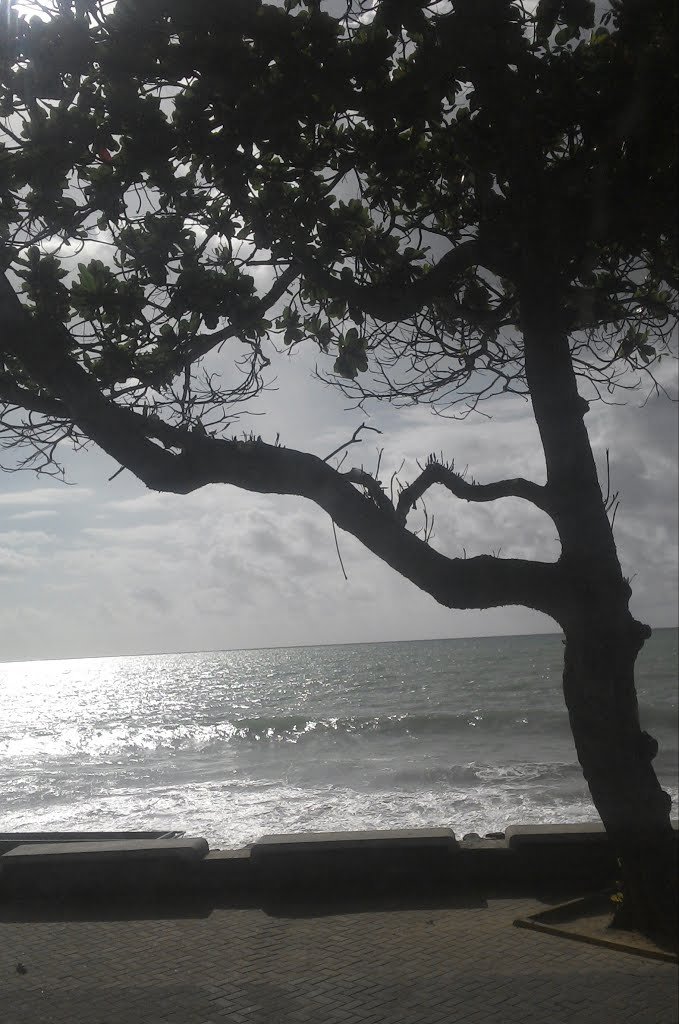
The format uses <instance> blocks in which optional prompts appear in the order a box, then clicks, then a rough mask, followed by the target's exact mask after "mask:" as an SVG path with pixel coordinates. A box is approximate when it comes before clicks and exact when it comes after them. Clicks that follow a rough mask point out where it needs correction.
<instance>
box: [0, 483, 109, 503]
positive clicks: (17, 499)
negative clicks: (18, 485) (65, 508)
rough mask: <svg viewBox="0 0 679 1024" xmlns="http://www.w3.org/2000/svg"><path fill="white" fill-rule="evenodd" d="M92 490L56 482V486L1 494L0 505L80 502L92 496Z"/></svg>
mask: <svg viewBox="0 0 679 1024" xmlns="http://www.w3.org/2000/svg"><path fill="white" fill-rule="evenodd" d="M91 495H92V491H91V490H88V489H87V488H84V487H79V488H77V489H74V488H71V487H66V486H64V485H59V484H55V486H54V487H35V488H33V489H32V490H31V489H29V490H25V491H7V492H6V493H5V494H0V507H3V506H4V507H6V508H8V507H14V506H17V505H53V504H59V505H61V504H66V503H68V502H75V501H77V502H80V501H82V499H83V498H88V497H91Z"/></svg>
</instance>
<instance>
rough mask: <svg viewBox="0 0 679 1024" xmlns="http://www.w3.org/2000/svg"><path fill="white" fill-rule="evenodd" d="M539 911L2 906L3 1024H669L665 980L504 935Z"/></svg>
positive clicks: (613, 955) (595, 954)
mask: <svg viewBox="0 0 679 1024" xmlns="http://www.w3.org/2000/svg"><path fill="white" fill-rule="evenodd" d="M543 906H544V905H543V904H540V903H539V902H538V901H537V900H535V899H490V900H488V902H487V903H486V902H485V901H482V900H479V901H476V903H474V902H473V901H472V905H470V906H451V907H444V908H441V907H435V908H426V907H425V908H422V907H420V908H415V909H394V910H388V909H384V907H382V908H379V909H376V908H373V909H369V910H363V911H359V910H357V911H356V912H349V913H347V912H337V910H338V908H335V911H334V912H328V908H326V909H325V910H324V909H323V908H320V907H314V906H313V905H310V906H309V907H308V908H304V907H299V906H297V907H294V906H289V907H287V908H286V907H282V906H281V907H279V908H278V909H277V910H276V909H271V908H270V909H269V911H268V912H266V911H265V910H263V909H260V908H247V909H233V908H222V909H219V908H218V909H214V908H213V907H210V906H204V907H193V908H185V909H184V910H183V911H182V910H180V909H179V908H175V909H174V910H173V909H172V908H168V909H167V915H168V916H166V917H159V916H158V915H155V916H153V912H148V919H144V918H143V912H142V911H139V912H138V915H139V916H137V917H136V918H135V915H134V912H130V914H129V919H124V918H125V911H124V910H121V911H120V916H121V918H123V919H120V920H112V919H109V920H103V919H99V920H96V919H90V920H85V919H81V920H76V919H74V917H75V916H76V915H75V914H74V913H73V912H70V911H69V910H68V909H66V910H64V912H63V917H64V919H63V920H54V919H53V920H48V919H46V918H47V916H48V914H49V912H48V911H46V909H45V908H42V909H39V908H38V909H37V910H36V911H34V912H32V911H31V910H30V908H23V910H22V909H20V908H19V907H18V906H16V907H13V906H12V905H5V906H2V905H0V1021H2V1022H3V1024H48V1022H49V1024H161V1022H162V1024H217V1022H229V1024H298V1022H299V1024H301V1022H314V1024H315V1022H318V1024H382V1022H384V1024H439V1022H440V1024H458V1022H459V1024H532V1022H535V1024H544V1022H548V1024H608V1022H611V1024H613V1022H615V1024H626V1022H630V1024H676V1022H677V1020H678V1019H679V1014H678V1009H677V989H676V983H677V968H676V966H674V965H672V964H665V963H660V962H657V961H652V960H644V959H641V958H640V957H635V956H631V955H629V954H624V953H617V952H614V951H611V950H607V949H603V948H599V947H594V946H588V945H584V944H581V943H578V942H574V941H570V940H567V939H561V938H557V937H553V936H550V935H543V934H538V933H536V932H531V931H525V930H522V929H518V928H513V927H512V921H513V920H514V918H516V917H518V916H521V915H524V914H529V913H531V912H534V911H535V910H538V909H542V908H543ZM52 916H53V917H56V916H57V914H56V913H52ZM81 916H82V915H81ZM92 916H93V917H94V915H92ZM103 916H104V915H103V914H102V915H100V917H103ZM109 917H110V915H109ZM18 963H21V964H22V965H23V967H24V968H25V971H26V973H18V972H17V964H18Z"/></svg>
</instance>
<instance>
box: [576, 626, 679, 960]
mask: <svg viewBox="0 0 679 1024" xmlns="http://www.w3.org/2000/svg"><path fill="white" fill-rule="evenodd" d="M592 611H593V610H592V609H590V614H589V615H587V614H586V615H584V616H578V617H576V620H575V621H574V622H573V623H572V624H571V625H570V626H568V627H567V628H566V652H565V664H564V677H563V681H564V696H565V698H566V705H567V707H568V714H569V718H570V724H571V730H572V732H573V739H574V741H575V748H576V751H577V755H578V760H579V761H580V764H581V766H582V769H583V772H584V775H585V778H586V780H587V784H588V786H589V790H590V793H591V794H592V800H593V801H594V805H595V806H596V808H597V810H598V812H599V814H600V815H601V820H602V821H603V823H604V826H605V828H606V831H607V833H608V835H609V836H610V838H611V841H612V843H613V845H614V849H615V851H616V855H617V857H618V858H619V861H620V881H621V882H622V893H623V902H622V905H621V906H619V907H618V909H617V911H616V915H615V918H614V924H615V925H617V926H618V927H623V928H624V927H628V928H636V929H638V930H640V931H642V932H644V933H646V934H648V935H650V936H652V937H655V938H657V939H658V940H659V941H666V940H672V939H674V942H675V944H676V927H677V877H676V870H677V866H676V854H677V844H676V837H675V834H674V832H673V829H672V827H671V824H670V818H669V814H670V805H671V801H670V797H669V796H668V794H667V793H665V792H664V791H663V790H662V789H661V787H660V783H659V782H658V779H657V777H656V774H655V771H654V770H653V765H652V761H653V758H654V757H655V754H656V752H657V749H658V745H657V743H656V742H655V740H654V739H653V738H652V737H651V736H649V734H648V733H646V732H642V730H641V725H640V722H639V711H638V705H637V697H636V692H635V687H634V664H635V661H636V657H637V653H638V651H639V650H640V648H641V646H642V644H643V627H641V624H640V623H638V622H635V620H634V619H633V618H632V616H631V615H629V614H628V615H627V616H626V617H625V621H618V622H616V621H614V620H613V618H612V617H609V615H608V614H607V612H606V610H605V609H601V610H600V611H602V612H603V614H602V615H600V616H598V617H596V618H595V617H594V615H593V614H591V612H592ZM640 627H641V628H640ZM675 948H676V946H675Z"/></svg>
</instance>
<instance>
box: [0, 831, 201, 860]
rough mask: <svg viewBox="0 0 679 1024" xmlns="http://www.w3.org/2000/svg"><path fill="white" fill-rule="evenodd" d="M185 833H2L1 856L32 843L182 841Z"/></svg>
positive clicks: (0, 838)
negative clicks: (142, 840) (138, 840)
mask: <svg viewBox="0 0 679 1024" xmlns="http://www.w3.org/2000/svg"><path fill="white" fill-rule="evenodd" d="M183 835H184V833H183V832H179V831H176V830H173V831H171V832H158V831H151V832H149V831H147V832H0V855H1V854H3V853H7V852H8V851H9V850H13V849H14V848H15V847H16V846H26V845H27V844H29V843H31V844H33V843H41V844H45V843H110V842H121V841H125V842H126V841H127V840H128V839H148V840H150V839H180V838H181V837H182V836H183Z"/></svg>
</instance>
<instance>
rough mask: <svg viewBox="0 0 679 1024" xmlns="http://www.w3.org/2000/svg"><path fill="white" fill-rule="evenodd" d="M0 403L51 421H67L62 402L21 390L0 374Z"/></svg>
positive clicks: (67, 415) (65, 409) (66, 411)
mask: <svg viewBox="0 0 679 1024" xmlns="http://www.w3.org/2000/svg"><path fill="white" fill-rule="evenodd" d="M0 402H4V403H5V404H6V405H13V406H17V407H18V408H20V409H25V410H26V411H27V412H37V413H40V414H41V415H42V416H50V417H52V418H53V419H69V418H70V417H69V413H68V409H67V408H66V406H65V405H64V404H63V402H60V401H58V400H57V399H55V398H49V397H48V396H46V395H39V394H36V393H35V392H34V391H29V390H28V388H22V387H20V386H19V385H18V384H15V382H14V381H13V380H12V379H11V378H10V377H8V376H7V375H6V374H4V373H0Z"/></svg>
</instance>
